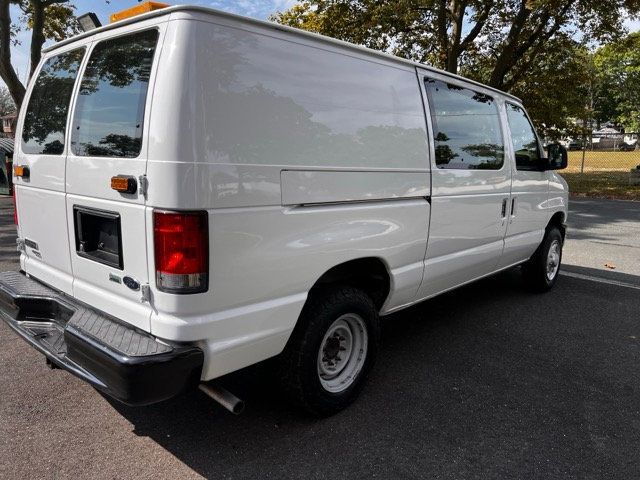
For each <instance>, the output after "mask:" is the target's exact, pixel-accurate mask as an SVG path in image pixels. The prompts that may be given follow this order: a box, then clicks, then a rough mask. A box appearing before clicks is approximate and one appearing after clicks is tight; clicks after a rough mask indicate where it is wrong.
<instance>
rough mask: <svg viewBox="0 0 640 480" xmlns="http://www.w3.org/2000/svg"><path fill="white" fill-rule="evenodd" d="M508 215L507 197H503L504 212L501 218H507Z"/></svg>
mask: <svg viewBox="0 0 640 480" xmlns="http://www.w3.org/2000/svg"><path fill="white" fill-rule="evenodd" d="M506 216H507V199H506V198H503V199H502V214H501V218H503V219H504V218H506Z"/></svg>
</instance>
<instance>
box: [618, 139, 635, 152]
mask: <svg viewBox="0 0 640 480" xmlns="http://www.w3.org/2000/svg"><path fill="white" fill-rule="evenodd" d="M637 145H638V141H637V140H635V141H633V142H629V143H627V142H622V143H621V144H620V151H621V152H633V151H634V150H635V149H636V148H637Z"/></svg>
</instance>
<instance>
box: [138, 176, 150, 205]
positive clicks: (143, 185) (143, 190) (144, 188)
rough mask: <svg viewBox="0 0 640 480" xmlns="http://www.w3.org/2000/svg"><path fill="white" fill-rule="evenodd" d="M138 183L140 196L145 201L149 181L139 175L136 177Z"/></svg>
mask: <svg viewBox="0 0 640 480" xmlns="http://www.w3.org/2000/svg"><path fill="white" fill-rule="evenodd" d="M138 183H139V184H140V185H139V187H138V188H139V189H140V193H141V194H142V196H143V197H144V198H145V200H146V199H147V191H148V189H149V180H148V179H147V176H146V175H140V176H139V177H138Z"/></svg>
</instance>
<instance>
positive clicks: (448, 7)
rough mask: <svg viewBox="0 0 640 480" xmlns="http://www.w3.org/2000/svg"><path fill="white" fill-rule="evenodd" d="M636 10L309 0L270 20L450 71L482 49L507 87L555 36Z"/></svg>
mask: <svg viewBox="0 0 640 480" xmlns="http://www.w3.org/2000/svg"><path fill="white" fill-rule="evenodd" d="M639 11H640V0H306V1H304V2H302V3H301V4H296V5H294V6H293V7H292V8H291V9H289V10H286V11H284V12H279V13H277V14H275V15H274V16H272V20H274V21H277V22H279V23H282V24H285V25H290V26H294V27H298V28H302V29H305V30H310V31H314V32H318V33H322V34H324V35H329V36H332V37H335V38H340V39H343V40H347V41H350V42H353V43H358V44H362V45H366V46H368V47H371V48H375V49H378V50H385V51H389V52H391V53H394V54H396V55H399V56H402V57H405V58H410V59H413V60H417V61H420V62H427V63H430V64H433V65H435V66H438V67H440V68H443V69H446V70H447V71H449V72H451V73H457V72H458V70H459V69H460V68H461V67H463V66H464V65H465V63H467V62H468V61H469V60H470V59H473V57H476V56H478V55H480V56H483V57H485V58H487V59H488V60H490V64H491V68H490V69H489V70H488V71H487V72H486V74H487V77H486V78H482V79H481V80H484V81H485V82H487V83H488V84H489V85H491V86H493V87H496V88H500V89H505V90H509V89H510V88H511V87H512V86H513V85H514V84H516V83H517V82H519V81H520V80H521V79H522V77H523V76H525V75H526V74H527V73H528V71H529V68H530V66H531V65H532V64H533V63H534V62H536V60H537V58H538V56H539V55H541V54H542V53H543V52H545V51H546V50H547V48H548V44H549V43H550V42H552V41H553V40H554V39H555V38H556V37H558V36H560V35H566V34H567V32H575V31H576V30H580V35H581V38H582V40H583V41H588V40H598V41H606V40H609V39H611V38H615V37H616V36H617V35H618V34H619V32H622V31H624V27H623V24H622V21H623V19H624V18H625V15H623V13H624V12H631V13H633V14H636V13H638V12H639Z"/></svg>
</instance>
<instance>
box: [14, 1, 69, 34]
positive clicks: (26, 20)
mask: <svg viewBox="0 0 640 480" xmlns="http://www.w3.org/2000/svg"><path fill="white" fill-rule="evenodd" d="M12 3H15V4H17V5H18V6H19V7H20V9H21V10H22V12H23V14H22V15H21V16H20V19H19V23H17V24H13V25H12V27H13V29H12V35H14V36H15V35H16V34H17V33H18V32H20V31H21V30H23V29H29V30H31V29H33V26H34V22H33V12H34V8H33V3H32V2H31V1H29V0H17V1H14V2H12ZM75 8H76V7H75V6H74V5H71V4H69V3H68V0H67V1H60V2H58V3H52V4H50V5H48V6H46V7H45V8H44V27H43V33H44V38H45V39H46V40H53V41H55V42H59V41H61V40H64V39H65V38H68V37H71V36H73V35H76V34H78V33H80V31H81V30H80V26H79V25H78V22H76V20H75V13H74V12H75Z"/></svg>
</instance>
